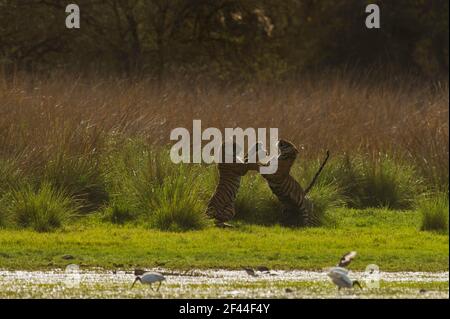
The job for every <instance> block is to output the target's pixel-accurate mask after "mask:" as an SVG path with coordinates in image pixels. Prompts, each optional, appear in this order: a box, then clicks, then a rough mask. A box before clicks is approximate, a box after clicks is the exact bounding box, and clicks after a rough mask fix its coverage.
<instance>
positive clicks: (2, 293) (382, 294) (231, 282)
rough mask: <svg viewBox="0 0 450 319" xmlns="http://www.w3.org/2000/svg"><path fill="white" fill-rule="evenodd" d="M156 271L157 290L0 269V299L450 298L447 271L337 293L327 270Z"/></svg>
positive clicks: (105, 279)
mask: <svg viewBox="0 0 450 319" xmlns="http://www.w3.org/2000/svg"><path fill="white" fill-rule="evenodd" d="M153 270H154V271H159V272H161V273H163V274H164V275H165V277H166V281H165V282H164V283H163V284H162V285H161V288H160V289H159V291H153V290H152V289H150V288H149V287H148V286H144V285H139V284H136V286H135V287H134V288H133V289H131V288H130V287H131V284H132V282H133V280H134V278H135V276H134V274H133V272H131V271H129V272H126V271H117V272H115V273H113V272H112V271H104V270H100V269H99V270H89V271H85V270H81V271H80V270H78V269H77V268H76V267H74V268H69V269H68V270H53V271H1V270H0V298H449V285H448V283H449V273H448V272H439V273H426V272H391V273H384V272H381V273H379V274H376V275H377V277H373V275H371V276H369V275H368V274H367V273H362V272H350V277H351V278H352V279H358V280H360V281H361V282H362V285H363V289H362V290H359V289H348V290H341V291H338V290H337V288H336V287H335V286H334V285H333V284H332V283H331V282H330V281H329V279H328V277H327V275H326V271H317V272H315V271H270V272H268V273H263V272H256V276H250V275H248V274H247V273H246V272H245V271H230V270H192V271H189V272H176V271H169V270H164V269H153ZM378 279H379V281H378V282H379V285H378V287H377V284H376V282H377V280H378ZM156 286H157V285H155V287H154V288H156Z"/></svg>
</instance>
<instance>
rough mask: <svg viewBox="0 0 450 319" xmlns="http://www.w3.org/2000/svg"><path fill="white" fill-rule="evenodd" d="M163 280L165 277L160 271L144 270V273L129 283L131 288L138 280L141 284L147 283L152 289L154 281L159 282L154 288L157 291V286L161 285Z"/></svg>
mask: <svg viewBox="0 0 450 319" xmlns="http://www.w3.org/2000/svg"><path fill="white" fill-rule="evenodd" d="M164 280H166V277H164V276H163V275H161V274H160V273H157V272H146V273H144V274H142V275H141V276H136V279H135V280H134V282H133V284H132V285H131V288H133V287H134V284H135V283H136V282H138V281H139V282H140V283H141V284H146V285H149V286H150V288H151V289H152V290H153V287H152V284H153V283H155V282H159V285H158V288H156V291H158V290H159V288H160V287H161V283H162V282H163V281H164Z"/></svg>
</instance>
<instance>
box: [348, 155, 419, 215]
mask: <svg viewBox="0 0 450 319" xmlns="http://www.w3.org/2000/svg"><path fill="white" fill-rule="evenodd" d="M357 160H361V159H360V158H357ZM359 165H360V167H362V172H361V173H362V177H361V179H362V183H361V185H360V187H361V190H362V194H361V197H360V198H358V200H359V205H360V206H363V207H389V208H392V209H409V208H411V207H412V206H413V204H414V200H415V199H416V198H417V196H418V195H419V194H421V193H422V192H423V181H422V179H421V178H420V177H419V174H417V172H416V171H415V169H414V168H413V166H411V165H407V164H403V163H402V162H401V161H400V160H394V159H393V158H391V157H389V156H387V155H379V156H377V157H376V158H375V159H373V160H369V161H363V162H361V163H359Z"/></svg>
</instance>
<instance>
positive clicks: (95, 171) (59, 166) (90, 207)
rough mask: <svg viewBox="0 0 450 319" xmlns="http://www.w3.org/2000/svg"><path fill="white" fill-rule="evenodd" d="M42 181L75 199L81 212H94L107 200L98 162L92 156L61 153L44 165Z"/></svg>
mask: <svg viewBox="0 0 450 319" xmlns="http://www.w3.org/2000/svg"><path fill="white" fill-rule="evenodd" d="M42 179H44V180H46V181H50V182H51V183H52V184H53V185H55V186H56V187H58V188H61V189H64V190H65V191H66V192H67V193H68V194H70V195H71V196H73V197H74V198H76V199H77V200H78V203H79V205H80V206H79V207H78V208H79V210H80V211H81V212H85V213H87V212H92V211H95V210H97V209H99V208H100V207H101V206H102V205H103V204H104V203H106V202H107V200H108V193H107V192H106V190H105V182H104V178H103V175H102V172H101V170H100V167H99V161H98V159H97V158H96V157H95V156H92V155H81V156H80V155H77V156H69V155H67V154H65V153H64V152H63V151H61V152H59V153H57V154H56V155H55V156H54V157H53V158H52V159H50V160H49V161H48V162H47V163H46V165H45V171H44V176H42Z"/></svg>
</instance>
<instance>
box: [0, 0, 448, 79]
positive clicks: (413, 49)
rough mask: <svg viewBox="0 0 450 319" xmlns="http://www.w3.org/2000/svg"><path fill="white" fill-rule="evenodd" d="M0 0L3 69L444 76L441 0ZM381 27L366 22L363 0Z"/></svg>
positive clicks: (212, 75)
mask: <svg viewBox="0 0 450 319" xmlns="http://www.w3.org/2000/svg"><path fill="white" fill-rule="evenodd" d="M72 2H74V3H76V4H78V5H79V7H80V11H81V28H80V29H66V27H65V19H66V16H67V14H66V13H65V7H66V6H67V5H68V4H69V3H71V2H69V1H59V0H21V1H18V0H15V1H11V0H0V70H2V71H3V72H4V73H6V74H11V73H14V72H29V73H38V74H46V73H49V72H53V71H55V70H62V71H67V72H77V73H80V72H81V73H92V72H94V73H98V74H102V75H115V76H117V75H119V76H126V77H141V76H145V77H149V78H154V79H157V80H160V81H162V80H164V79H166V78H171V77H172V76H177V77H181V78H183V77H185V76H186V78H188V79H195V78H196V77H197V78H201V79H206V80H212V79H214V80H223V81H231V80H233V81H248V80H250V79H252V80H262V81H274V80H279V79H281V80H283V79H287V78H295V77H298V76H299V75H301V74H304V73H305V72H310V71H315V70H322V69H324V68H335V67H345V68H346V67H351V68H352V69H354V68H356V69H360V68H361V69H374V70H376V69H379V68H380V66H382V68H383V69H386V68H392V69H395V70H400V71H407V72H409V73H415V74H418V75H420V76H424V77H426V78H437V77H441V76H447V75H448V55H449V54H448V31H449V27H448V12H449V2H448V1H447V0H395V1H393V0H385V1H362V0H340V1H334V0H284V1H278V0H195V1H194V0H169V1H166V0H147V1H144V0H104V1H95V0H77V1H72ZM369 3H376V4H378V5H379V6H380V9H381V29H367V28H366V27H365V18H366V16H367V13H365V7H366V5H367V4H369Z"/></svg>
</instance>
